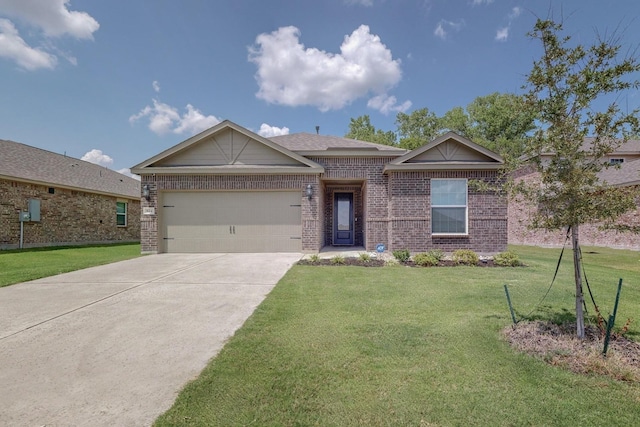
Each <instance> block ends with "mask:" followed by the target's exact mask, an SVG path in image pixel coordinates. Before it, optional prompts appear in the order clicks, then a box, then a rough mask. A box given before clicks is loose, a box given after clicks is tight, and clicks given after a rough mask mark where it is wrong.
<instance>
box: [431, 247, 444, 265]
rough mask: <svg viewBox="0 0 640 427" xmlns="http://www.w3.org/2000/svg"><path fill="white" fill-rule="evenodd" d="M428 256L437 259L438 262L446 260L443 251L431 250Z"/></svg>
mask: <svg viewBox="0 0 640 427" xmlns="http://www.w3.org/2000/svg"><path fill="white" fill-rule="evenodd" d="M427 254H429V255H430V256H432V257H433V258H435V259H437V260H438V262H440V261H442V259H443V258H444V252H442V250H441V249H431V250H430V251H429V252H427Z"/></svg>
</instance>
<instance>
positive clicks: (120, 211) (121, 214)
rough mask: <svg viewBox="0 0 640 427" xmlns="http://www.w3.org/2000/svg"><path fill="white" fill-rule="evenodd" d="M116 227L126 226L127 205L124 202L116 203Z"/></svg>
mask: <svg viewBox="0 0 640 427" xmlns="http://www.w3.org/2000/svg"><path fill="white" fill-rule="evenodd" d="M116 225H117V226H118V227H126V226H127V204H126V202H116Z"/></svg>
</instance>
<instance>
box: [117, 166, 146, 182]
mask: <svg viewBox="0 0 640 427" xmlns="http://www.w3.org/2000/svg"><path fill="white" fill-rule="evenodd" d="M116 172H118V173H121V174H122V175H126V176H128V177H129V178H133V179H137V180H138V181H140V175H136V174H133V173H131V169H129V168H124V169H118V170H117V171H116Z"/></svg>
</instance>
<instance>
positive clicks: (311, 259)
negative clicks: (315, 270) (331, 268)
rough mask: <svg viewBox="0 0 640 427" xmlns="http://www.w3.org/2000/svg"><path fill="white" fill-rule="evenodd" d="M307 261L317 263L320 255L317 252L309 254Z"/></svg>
mask: <svg viewBox="0 0 640 427" xmlns="http://www.w3.org/2000/svg"><path fill="white" fill-rule="evenodd" d="M309 262H311V263H312V264H317V263H318V262H320V255H318V254H312V255H309Z"/></svg>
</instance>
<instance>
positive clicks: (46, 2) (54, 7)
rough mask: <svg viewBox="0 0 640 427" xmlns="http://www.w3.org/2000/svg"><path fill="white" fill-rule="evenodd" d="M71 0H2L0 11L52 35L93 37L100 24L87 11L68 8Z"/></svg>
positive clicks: (0, 1) (0, 0)
mask: <svg viewBox="0 0 640 427" xmlns="http://www.w3.org/2000/svg"><path fill="white" fill-rule="evenodd" d="M69 3H70V0H0V13H3V14H6V15H10V16H15V17H18V18H21V19H22V20H24V21H26V22H27V23H29V24H31V25H33V26H36V27H39V28H41V29H42V30H43V31H44V34H45V35H47V36H50V37H59V36H62V35H65V34H67V35H70V36H72V37H75V38H77V39H93V33H94V32H96V31H98V28H100V24H98V21H96V20H95V19H94V18H93V17H92V16H91V15H89V14H88V13H86V12H78V11H75V10H74V11H70V10H69V9H67V6H68V5H69Z"/></svg>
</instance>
